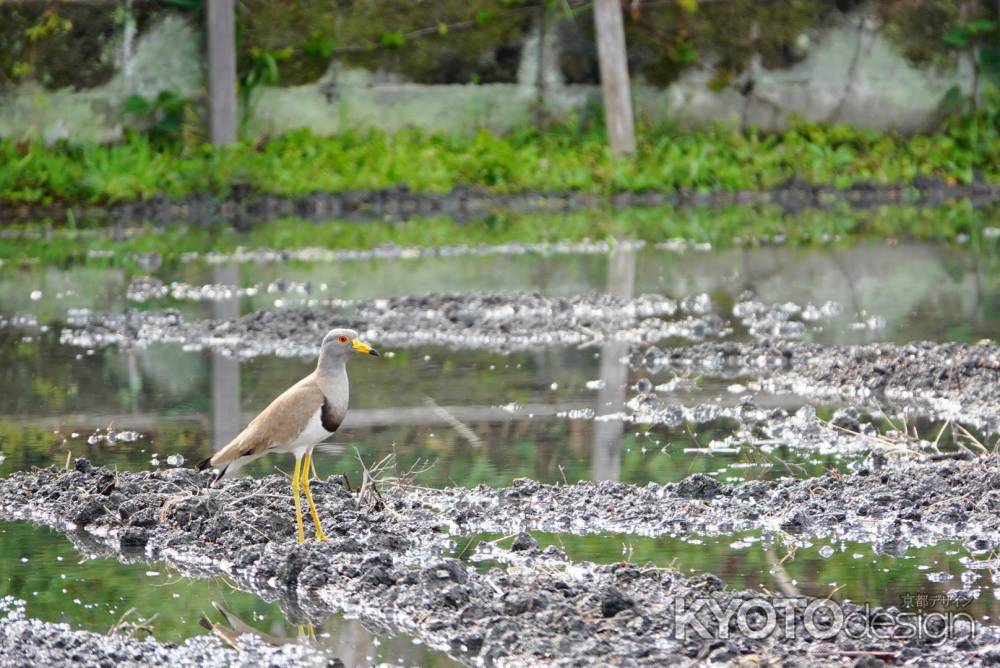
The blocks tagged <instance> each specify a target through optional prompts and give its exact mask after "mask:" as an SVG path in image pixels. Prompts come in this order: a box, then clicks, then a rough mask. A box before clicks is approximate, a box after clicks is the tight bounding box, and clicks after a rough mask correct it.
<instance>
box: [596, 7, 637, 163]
mask: <svg viewBox="0 0 1000 668" xmlns="http://www.w3.org/2000/svg"><path fill="white" fill-rule="evenodd" d="M594 28H595V31H596V33H597V59H598V62H599V63H600V67H601V92H602V94H603V97H604V119H605V124H606V125H607V128H608V142H609V143H610V144H611V150H612V151H614V152H615V153H618V154H631V153H635V125H634V121H633V118H632V98H631V95H630V90H629V84H628V59H627V58H626V55H625V27H624V25H623V23H622V8H621V4H620V3H619V0H594Z"/></svg>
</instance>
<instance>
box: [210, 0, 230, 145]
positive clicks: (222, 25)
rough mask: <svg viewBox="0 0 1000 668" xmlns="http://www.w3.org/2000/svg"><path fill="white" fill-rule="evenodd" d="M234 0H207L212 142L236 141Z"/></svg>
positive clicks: (216, 143)
mask: <svg viewBox="0 0 1000 668" xmlns="http://www.w3.org/2000/svg"><path fill="white" fill-rule="evenodd" d="M233 1H234V0H205V29H206V32H207V33H208V127H209V132H210V133H211V136H212V143H213V144H215V145H216V146H225V145H226V144H232V143H233V142H235V141H236V16H235V13H234V11H233Z"/></svg>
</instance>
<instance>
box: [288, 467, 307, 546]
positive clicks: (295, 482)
mask: <svg viewBox="0 0 1000 668" xmlns="http://www.w3.org/2000/svg"><path fill="white" fill-rule="evenodd" d="M301 473H302V460H301V459H300V458H298V457H296V458H295V473H293V474H292V500H293V501H295V522H296V523H297V524H298V527H299V542H300V543H304V542H305V540H306V532H305V529H304V528H303V527H302V502H301V501H300V500H299V478H301V477H302V476H301ZM308 493H309V492H308V491H307V492H306V494H308Z"/></svg>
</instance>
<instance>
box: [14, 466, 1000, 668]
mask: <svg viewBox="0 0 1000 668" xmlns="http://www.w3.org/2000/svg"><path fill="white" fill-rule="evenodd" d="M995 468H996V467H995V466H984V465H983V464H982V463H976V466H972V465H971V464H970V465H968V466H966V465H964V464H961V463H953V462H949V463H947V464H941V465H938V466H936V467H934V470H933V471H932V469H931V468H930V467H929V468H928V469H927V470H922V469H920V467H916V468H911V469H906V470H900V471H898V472H881V473H879V472H865V474H862V473H860V472H859V473H858V474H856V476H848V477H844V478H843V479H842V480H841V481H839V484H838V480H836V479H833V478H831V477H829V476H828V477H824V478H819V479H817V480H815V481H779V482H776V483H747V484H745V485H742V486H739V487H733V486H727V485H720V484H719V483H717V482H715V481H713V480H711V479H708V478H705V477H703V476H694V477H692V478H689V479H687V480H685V481H683V482H681V483H678V484H676V485H662V486H661V485H649V486H647V487H644V488H638V487H634V486H630V485H623V484H619V483H599V484H579V485H570V486H546V485H540V484H538V483H535V482H530V481H520V482H518V483H516V484H515V485H513V486H512V487H510V488H507V489H502V490H488V489H484V488H480V489H477V490H471V491H470V490H461V489H454V490H440V491H437V492H435V491H432V490H421V489H413V488H402V487H395V488H387V489H386V490H384V492H383V496H384V498H385V501H386V506H385V508H384V509H383V510H380V511H373V512H362V511H359V509H358V507H357V500H356V498H355V497H354V495H353V494H351V493H350V492H349V491H348V490H347V488H346V486H344V485H342V484H340V483H339V482H338V481H337V480H336V479H333V478H331V479H329V480H326V481H321V482H317V483H315V484H314V485H313V495H314V498H315V500H316V502H317V505H318V506H319V509H320V513H321V515H322V516H323V517H324V524H325V529H326V530H327V533H328V534H329V535H330V536H331V540H330V541H329V542H326V543H317V542H313V541H310V542H307V543H304V544H301V545H300V544H298V543H296V542H295V540H294V538H293V523H292V522H291V521H290V518H291V516H292V515H291V511H292V504H291V499H290V495H289V494H288V491H287V490H286V489H285V488H286V481H285V480H284V479H282V478H280V477H278V476H270V477H268V478H264V479H262V480H252V479H246V478H244V479H237V480H234V481H230V482H225V483H222V485H221V486H220V487H219V488H218V489H213V490H212V491H211V492H205V491H204V489H203V487H204V479H203V478H202V477H201V476H200V475H199V474H197V473H195V472H193V471H190V470H183V469H175V470H170V471H156V472H142V473H131V472H119V473H116V472H114V471H111V470H108V469H106V468H103V467H95V466H92V465H90V464H89V462H87V461H86V460H77V461H76V464H75V467H74V468H73V470H70V471H66V470H63V469H59V468H55V467H52V468H47V469H42V470H39V471H35V472H17V473H14V474H12V475H11V476H9V477H8V478H6V479H3V480H0V499H2V501H0V516H2V517H4V518H5V519H27V520H31V521H34V522H37V523H42V524H47V525H50V526H53V527H55V528H57V529H59V530H61V531H63V532H65V533H66V534H67V536H68V537H69V538H70V539H71V540H72V541H73V542H74V543H75V544H76V545H77V547H78V549H80V550H81V551H83V552H85V553H89V554H106V555H112V556H115V557H117V558H118V559H122V560H135V561H149V560H165V561H166V562H167V563H169V564H170V565H172V566H174V567H176V568H177V569H178V570H179V571H180V572H181V573H184V574H188V575H202V576H210V575H225V576H227V577H228V578H230V579H231V580H232V581H233V582H234V583H236V584H237V586H239V587H240V588H242V589H245V590H247V591H251V592H254V593H256V594H258V595H260V596H261V597H262V598H264V599H266V600H278V601H280V602H281V605H282V606H283V608H284V609H285V610H286V613H287V614H288V615H289V616H290V618H292V619H297V620H318V619H320V618H322V617H323V616H325V615H326V614H329V613H330V612H331V611H334V610H339V611H344V612H347V613H349V614H352V615H356V616H358V617H360V618H361V619H362V620H363V621H365V622H366V623H369V624H373V625H376V626H379V627H381V628H385V629H386V630H388V631H390V632H392V631H395V632H405V633H408V634H412V635H414V636H415V637H416V638H418V639H420V640H421V641H422V642H424V643H425V644H427V645H429V646H430V647H434V648H437V649H441V650H444V651H446V652H448V653H449V654H450V655H451V656H453V657H455V658H457V659H459V660H461V661H464V662H467V663H471V664H479V665H539V664H544V665H565V666H571V665H587V664H592V663H594V662H595V661H602V662H607V661H609V660H611V659H612V657H613V658H614V661H616V662H620V663H625V664H629V665H637V666H639V665H650V666H653V665H666V664H676V663H679V662H687V661H689V660H691V659H709V660H713V661H717V662H721V663H729V664H737V663H740V662H741V661H747V660H751V661H760V660H763V661H787V660H790V659H799V660H802V661H806V662H808V663H809V664H810V665H816V664H823V663H825V664H827V665H842V662H843V661H844V659H845V657H852V656H855V654H854V653H856V652H858V651H862V652H864V651H866V650H869V649H872V648H874V649H877V650H878V651H879V652H882V653H884V654H885V655H886V656H887V657H889V656H891V657H896V658H899V659H902V660H906V659H911V658H912V659H919V660H923V661H930V662H933V663H934V664H935V665H956V666H957V665H970V662H971V663H973V664H975V663H979V664H985V663H987V662H988V661H990V660H992V658H993V657H994V656H996V655H998V653H1000V644H998V643H1000V629H998V628H995V627H988V626H980V625H978V624H974V625H972V626H969V627H963V628H961V629H958V630H959V631H960V633H956V634H953V635H952V636H951V637H949V638H948V639H945V640H941V639H940V638H938V639H935V640H934V641H933V642H932V641H930V640H929V639H927V638H910V639H908V640H907V639H904V638H902V637H900V634H893V633H888V632H886V628H885V627H880V629H879V633H880V634H882V635H878V636H872V635H865V634H864V633H862V634H861V635H860V636H859V635H857V633H856V630H854V629H847V628H844V629H841V630H840V631H839V632H836V633H833V634H828V635H829V637H827V638H822V637H820V636H821V634H816V633H811V632H810V631H809V627H808V626H807V625H806V622H807V621H808V620H807V619H806V615H807V610H808V609H809V605H810V604H811V603H812V602H813V601H815V600H817V599H810V598H808V597H803V598H799V599H780V597H773V596H769V595H766V594H763V593H761V592H751V591H728V590H726V589H725V587H724V585H723V583H722V582H721V581H719V580H718V578H716V577H715V576H713V575H710V574H703V575H699V576H696V577H690V578H688V577H684V576H682V575H680V574H679V573H676V572H673V571H669V570H664V569H659V568H642V567H637V566H635V565H631V564H627V563H616V564H609V565H597V564H593V563H589V562H575V563H574V562H569V561H568V560H566V558H565V556H564V555H563V554H562V553H561V551H560V550H558V549H557V548H554V547H549V548H546V549H545V550H541V549H539V548H538V546H537V544H534V543H533V541H531V540H530V539H528V538H522V539H519V540H517V541H515V543H514V545H513V546H512V549H511V550H505V551H504V552H505V554H504V555H500V556H501V558H500V559H499V561H501V562H503V563H505V564H506V567H505V568H493V569H491V570H489V571H488V572H486V573H481V572H480V571H478V570H476V569H475V568H473V567H471V566H470V565H469V564H467V563H465V562H462V561H459V560H456V559H454V558H450V557H449V556H448V554H449V552H448V550H449V547H450V538H449V535H448V534H447V533H446V532H444V531H443V530H442V527H443V526H448V525H450V526H451V527H452V528H453V529H455V530H458V531H462V530H464V529H469V530H472V529H473V528H475V529H476V530H479V529H482V528H485V527H486V526H487V525H488V526H489V527H491V528H493V529H498V530H500V531H502V532H503V533H505V534H515V533H518V532H519V531H521V530H523V529H526V528H530V527H532V526H536V525H538V524H546V526H548V525H550V524H552V525H554V524H559V525H560V529H561V530H562V529H569V530H577V531H580V530H584V529H586V528H587V527H586V526H580V524H579V522H583V523H585V524H587V525H591V524H592V526H594V527H600V528H601V530H607V529H608V527H610V526H613V525H615V524H616V523H617V525H619V526H622V527H624V526H626V525H627V526H628V527H629V530H630V531H634V530H635V529H636V528H639V530H641V529H642V528H643V527H662V528H670V527H674V529H673V530H674V531H678V530H685V531H693V530H696V529H699V528H701V524H700V523H701V522H704V521H707V520H708V519H709V518H714V519H713V520H712V521H713V522H717V521H718V520H719V519H720V518H724V517H725V516H727V515H728V516H731V517H732V518H734V519H733V522H732V523H733V524H737V523H739V522H740V521H760V522H766V523H768V524H773V523H775V522H778V523H779V526H781V527H783V530H785V531H788V532H791V531H792V530H793V529H795V527H792V526H791V524H790V523H789V522H788V521H787V518H788V517H789V515H788V513H790V512H793V511H796V510H797V511H798V512H797V514H796V515H795V516H796V517H799V518H803V517H807V518H810V517H815V518H816V520H815V523H816V524H817V525H820V526H824V525H826V524H829V523H833V522H839V523H840V524H842V525H845V524H846V525H850V524H852V522H853V521H854V517H853V515H854V514H859V511H860V509H861V507H862V506H863V505H865V504H871V507H870V508H869V512H868V513H867V514H866V515H864V517H866V518H875V519H876V520H884V522H882V521H880V522H879V526H880V527H881V530H885V526H883V525H892V524H894V523H896V522H895V519H896V518H898V520H899V523H902V524H905V525H906V526H907V527H911V528H913V529H914V530H916V527H919V526H920V524H921V523H924V524H927V523H930V524H932V525H934V526H939V525H940V526H951V527H953V528H954V529H955V530H956V531H957V532H959V533H961V532H966V533H967V532H968V531H969V529H968V527H977V526H982V527H985V524H986V519H985V517H983V515H985V514H986V512H985V508H986V507H988V506H990V505H991V504H993V503H994V500H993V496H994V495H1000V489H996V490H994V489H993V482H994V480H993V479H994V478H998V479H1000V474H998V473H997V472H996V470H995ZM867 487H871V489H870V490H868V489H867ZM997 487H998V488H1000V484H998V485H997ZM825 488H828V490H832V491H824V489H825ZM852 490H853V494H854V496H855V498H854V499H850V498H848V493H849V492H851V491H852ZM880 491H881V493H879V492H880ZM893 495H896V497H895V498H894V497H893ZM915 497H918V498H915ZM970 497H975V498H978V499H979V500H980V501H981V504H982V505H983V508H984V510H983V511H979V510H976V509H975V508H974V509H973V510H972V511H969V510H968V509H967V508H966V506H965V505H963V504H968V503H969V501H968V499H969V498H970ZM882 498H885V502H884V503H883V502H882V501H880V500H879V499H882ZM862 499H867V500H868V501H862ZM925 501H926V503H925ZM820 506H822V507H823V512H822V513H820V512H819V511H818V510H817V508H818V507H820ZM904 506H908V507H911V508H912V507H913V506H916V507H917V508H919V512H920V513H922V514H923V516H922V517H919V518H915V517H914V518H903V517H901V516H900V510H901V509H902V508H903V507H904ZM779 507H781V508H783V509H784V510H783V511H782V512H783V513H784V514H782V515H780V516H779V515H777V514H775V513H776V509H777V508H779ZM751 512H757V513H759V514H760V517H761V518H765V519H760V518H758V519H757V520H751V519H750V517H751V516H750V514H749V513H751ZM838 512H842V513H844V514H845V517H842V518H839V519H838V518H836V517H834V515H835V514H836V513H838ZM768 514H771V515H772V516H771V517H768ZM994 514H995V513H994ZM960 515H961V516H960ZM685 517H686V518H688V519H687V524H686V526H684V527H681V524H680V522H682V520H683V519H684V518H685ZM782 518H784V519H782ZM810 521H811V520H810ZM806 524H809V522H806ZM902 524H901V525H902ZM991 526H993V525H991ZM717 528H718V529H719V530H721V529H722V527H721V526H717ZM734 528H735V527H734ZM994 529H995V527H994ZM796 530H797V529H796ZM806 530H808V528H807V529H806ZM932 533H933V532H926V533H925V534H924V535H927V536H930V535H931V534H932ZM991 536H994V537H995V531H994V534H991ZM529 538H530V537H529ZM992 540H993V538H991V537H987V544H990V543H991V541H992ZM992 544H995V543H992ZM493 549H494V551H496V549H497V548H495V547H494V548H493ZM492 556H493V558H497V556H498V555H497V554H493V555H492ZM700 600H704V601H706V602H708V601H710V602H711V605H708V607H707V608H705V607H704V606H705V605H706V604H699V603H697V602H698V601H700ZM747 601H755V603H754V605H758V604H759V602H760V601H763V602H764V604H765V605H769V606H772V607H773V608H774V609H776V610H777V611H778V612H777V614H778V618H777V621H778V622H779V624H778V628H779V629H780V630H781V633H784V636H783V637H781V638H780V639H778V640H776V639H775V636H774V635H773V634H772V635H769V636H767V637H763V638H762V637H757V636H755V634H752V633H751V634H748V633H739V632H736V631H731V630H730V629H729V626H728V625H727V626H724V627H720V626H719V625H718V624H717V623H713V621H712V619H702V622H701V623H699V624H695V623H694V622H692V621H691V618H690V614H702V613H706V614H707V613H708V612H710V611H711V610H712V609H715V608H719V609H722V610H727V609H729V608H730V607H733V608H734V609H735V608H739V607H740V606H742V605H743V604H744V603H745V602H747ZM748 605H749V604H748ZM751 607H752V606H751ZM814 608H815V606H814ZM679 609H682V610H687V611H689V612H690V614H688V612H684V614H680V613H678V610H679ZM843 610H844V612H845V614H846V613H848V612H851V613H855V612H856V613H857V615H860V617H856V619H859V620H862V622H863V623H867V622H868V621H870V620H872V619H873V617H874V616H875V615H877V614H881V613H883V612H885V611H886V610H885V609H882V608H875V609H871V610H866V609H865V608H863V607H861V606H856V605H851V604H845V605H844V608H843ZM888 611H889V612H894V609H888ZM679 614H680V616H678V615H679ZM883 617H884V615H883ZM754 619H755V620H756V622H755V623H758V622H760V617H759V615H758V617H754ZM764 621H765V622H766V621H767V620H766V618H765V619H764ZM813 621H815V620H813ZM895 623H896V622H891V623H890V625H891V624H895ZM19 624H21V625H22V626H23V625H24V624H27V625H36V626H35V627H34V628H37V629H38V630H39V632H40V635H42V636H44V634H45V633H51V632H53V631H54V630H55V629H54V626H55V625H41V624H40V623H38V622H17V623H16V624H13V625H9V626H10V628H12V629H14V630H13V631H11V630H8V631H6V632H5V633H6V634H7V635H4V636H0V638H12V637H13V638H16V642H18V643H24V644H25V647H26V649H24V650H19V651H25V652H30V651H31V649H30V647H31V646H32V644H34V643H37V644H38V645H39V646H41V647H45V646H47V645H46V644H45V643H46V642H47V641H45V640H44V637H41V638H40V637H37V636H36V635H34V634H30V635H29V634H25V633H24V632H23V630H21V631H19V630H18V629H22V626H18V625H19ZM863 625H864V624H863ZM702 626H704V627H705V628H706V633H705V634H702V633H700V632H698V629H699V628H701V627H702ZM59 630H60V632H65V633H70V632H68V631H65V630H64V629H62V627H59ZM889 630H890V631H891V629H889ZM897 630H900V629H897ZM12 633H13V634H14V636H11V635H10V634H12ZM883 633H884V634H883ZM81 638H82V639H81ZM91 641H93V637H92V636H89V635H88V636H86V637H83V636H80V638H77V635H76V634H73V636H72V638H69V639H64V640H63V642H71V643H83V644H84V645H85V644H86V643H87V642H91ZM3 642H5V643H12V642H14V640H7V639H5V640H3ZM95 642H96V641H95ZM109 642H112V643H114V642H119V641H117V640H114V641H109ZM204 642H206V641H202V640H195V641H190V643H189V644H188V645H185V647H187V646H189V645H192V646H193V647H194V649H193V650H192V651H197V649H198V648H201V647H205V645H203V644H199V643H204ZM133 649H134V648H133ZM133 649H129V648H123V649H122V650H121V651H123V652H125V651H133ZM88 651H89V650H88ZM94 651H98V650H97V649H94ZM219 651H221V650H219ZM184 656H185V655H183V654H179V655H178V657H179V658H183V657H184Z"/></svg>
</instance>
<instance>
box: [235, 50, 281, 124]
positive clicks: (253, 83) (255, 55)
mask: <svg viewBox="0 0 1000 668" xmlns="http://www.w3.org/2000/svg"><path fill="white" fill-rule="evenodd" d="M291 55H292V48H291V47H285V48H284V49H277V50H265V49H251V51H250V65H249V67H248V68H247V70H246V71H245V72H244V73H243V75H242V76H240V78H239V94H240V126H241V127H243V128H245V127H246V124H247V121H248V120H249V118H250V112H251V110H252V109H253V104H254V101H255V98H256V93H257V91H258V90H259V89H260V88H261V87H263V86H277V85H278V82H279V81H280V80H281V71H280V69H279V66H278V63H280V62H281V61H283V60H287V59H288V58H289V57H291Z"/></svg>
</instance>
